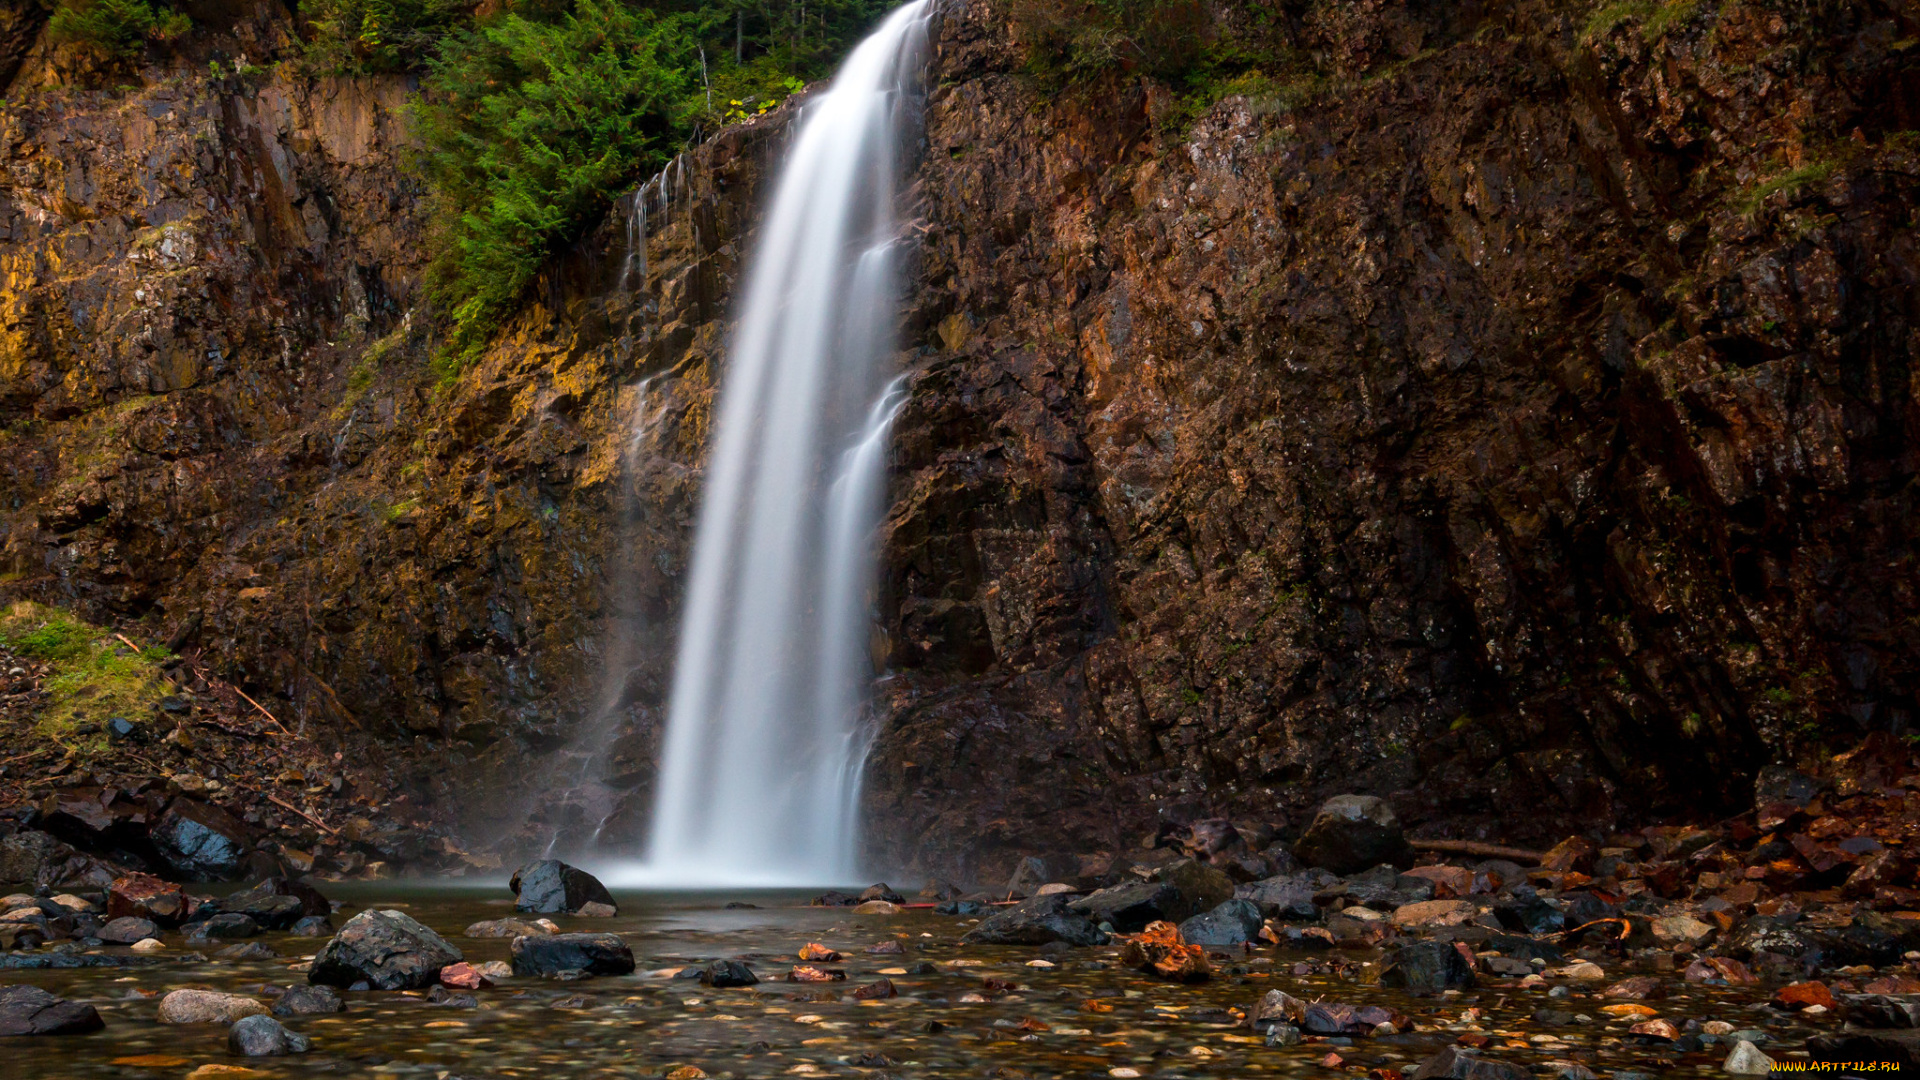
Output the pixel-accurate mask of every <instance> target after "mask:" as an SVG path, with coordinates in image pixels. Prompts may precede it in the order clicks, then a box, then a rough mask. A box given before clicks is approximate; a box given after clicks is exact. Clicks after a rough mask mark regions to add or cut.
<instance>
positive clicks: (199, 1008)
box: [160, 990, 267, 1024]
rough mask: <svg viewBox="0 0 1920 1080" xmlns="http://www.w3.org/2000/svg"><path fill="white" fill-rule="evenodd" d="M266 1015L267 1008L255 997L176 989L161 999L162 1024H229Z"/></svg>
mask: <svg viewBox="0 0 1920 1080" xmlns="http://www.w3.org/2000/svg"><path fill="white" fill-rule="evenodd" d="M266 1013H267V1007H266V1006H265V1005H262V1004H260V1002H259V1001H257V1000H255V999H254V998H250V997H244V996H242V995H239V994H220V993H215V992H214V991H212V990H175V991H173V992H172V993H170V994H168V995H167V996H166V997H163V998H161V999H160V1022H161V1023H163V1024H231V1023H234V1022H236V1021H238V1020H241V1019H244V1018H246V1017H249V1016H265V1015H266Z"/></svg>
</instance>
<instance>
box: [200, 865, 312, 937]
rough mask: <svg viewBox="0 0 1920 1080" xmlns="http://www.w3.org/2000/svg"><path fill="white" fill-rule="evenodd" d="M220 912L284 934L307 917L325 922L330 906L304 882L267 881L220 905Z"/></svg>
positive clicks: (289, 880) (288, 880)
mask: <svg viewBox="0 0 1920 1080" xmlns="http://www.w3.org/2000/svg"><path fill="white" fill-rule="evenodd" d="M220 910H222V911H232V912H237V913H239V914H241V915H246V916H248V917H250V918H252V919H253V921H254V922H257V923H259V924H260V925H261V926H264V927H266V928H267V929H269V930H285V929H287V928H288V927H291V926H293V925H294V924H295V923H297V922H299V921H300V920H301V919H303V918H307V917H309V916H319V917H320V918H326V917H327V916H329V915H331V914H333V904H332V903H331V902H329V901H328V900H327V898H326V897H325V896H323V895H321V893H320V890H318V889H316V888H314V887H313V886H311V885H308V884H306V883H305V882H300V881H294V880H293V879H291V878H284V877H270V878H266V879H264V880H262V881H260V882H258V883H256V884H255V885H254V886H253V888H251V889H247V890H246V891H244V892H238V893H234V894H233V895H232V896H229V897H227V898H226V899H225V900H222V901H220Z"/></svg>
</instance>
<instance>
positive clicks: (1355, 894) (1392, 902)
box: [1345, 863, 1433, 911]
mask: <svg viewBox="0 0 1920 1080" xmlns="http://www.w3.org/2000/svg"><path fill="white" fill-rule="evenodd" d="M1345 884H1346V887H1347V899H1348V900H1350V901H1352V902H1354V903H1358V904H1364V905H1366V906H1367V907H1370V908H1372V909H1374V910H1375V911H1392V910H1393V909H1394V908H1397V907H1404V906H1405V905H1407V904H1418V903H1423V902H1425V901H1428V900H1431V899H1433V882H1432V881H1430V880H1428V879H1427V878H1423V877H1415V876H1413V875H1411V874H1402V873H1401V872H1400V871H1398V870H1396V869H1394V868H1393V867H1391V866H1389V865H1387V864H1385V863H1382V864H1380V865H1379V866H1375V867H1373V868H1371V869H1368V870H1364V871H1362V872H1360V873H1358V874H1354V875H1353V876H1351V877H1349V878H1347V879H1346V882H1345Z"/></svg>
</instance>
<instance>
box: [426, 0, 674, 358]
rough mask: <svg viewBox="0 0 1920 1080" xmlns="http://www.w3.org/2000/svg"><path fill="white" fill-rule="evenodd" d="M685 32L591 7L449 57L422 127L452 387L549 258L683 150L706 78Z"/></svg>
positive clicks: (484, 32) (473, 42) (472, 39)
mask: <svg viewBox="0 0 1920 1080" xmlns="http://www.w3.org/2000/svg"><path fill="white" fill-rule="evenodd" d="M680 22H681V20H680V18H679V17H674V16H670V17H665V18H662V17H660V16H657V15H656V14H655V13H653V12H652V11H647V10H643V9H634V8H629V7H626V6H624V5H622V4H620V3H618V2H617V0H579V2H578V3H577V4H576V5H575V7H574V10H573V11H572V12H571V13H569V14H567V15H565V16H564V17H562V18H561V19H559V20H558V21H556V22H551V23H544V22H535V21H533V20H530V19H526V18H523V17H521V16H519V15H517V14H509V15H507V16H506V17H505V18H504V19H502V20H501V21H500V22H498V23H496V24H494V25H492V26H487V27H482V28H480V29H477V30H471V31H463V32H461V33H460V34H458V35H457V40H455V41H452V42H450V43H449V44H448V45H447V46H446V47H445V48H443V49H442V52H441V55H440V58H439V59H437V60H436V61H434V63H433V64H432V67H431V74H430V75H429V77H428V79H427V83H426V87H425V89H426V93H425V95H424V96H423V97H422V98H421V99H420V100H419V101H417V102H416V103H415V104H414V106H413V109H412V118H413V123H414V129H415V132H416V134H417V136H418V140H419V146H420V149H419V151H418V159H417V161H418V167H419V170H420V172H421V173H422V174H423V175H424V176H425V178H426V180H427V183H428V186H429V188H430V191H431V201H432V214H433V224H432V230H433V240H434V249H435V250H434V262H433V266H432V268H431V272H430V275H429V283H428V284H429V289H430V290H431V291H432V294H433V296H434V298H435V300H436V301H438V302H439V303H441V304H442V305H444V307H445V309H446V310H447V311H448V312H449V313H450V314H451V316H452V319H453V323H454V328H453V334H452V339H451V341H450V343H449V346H448V350H447V352H446V353H445V354H443V357H442V360H441V369H442V373H443V374H448V373H450V372H452V371H457V370H458V368H459V367H460V366H461V364H463V363H464V361H465V360H466V358H467V357H469V356H471V355H473V354H475V353H477V352H478V350H479V349H480V347H481V346H483V345H484V344H485V343H486V338H487V335H488V334H489V333H490V332H491V330H492V329H493V327H494V326H496V325H497V324H498V323H499V321H500V320H501V319H502V318H503V317H504V316H506V315H507V314H508V313H509V312H510V311H511V310H512V309H513V308H514V307H515V306H516V305H517V304H518V303H519V301H520V299H521V296H522V294H523V293H524V292H525V291H526V288H527V286H528V284H529V283H531V282H532V280H533V277H534V275H535V273H536V272H538V270H539V268H540V265H541V263H542V262H543V261H544V260H545V259H546V258H547V256H548V255H550V254H552V253H553V252H555V251H557V250H559V249H560V248H562V247H563V246H564V245H566V244H568V243H570V242H572V241H573V240H574V239H576V238H577V237H578V236H579V235H580V233H581V231H582V230H583V229H584V228H585V227H586V226H588V225H589V224H591V222H592V221H593V220H594V219H595V217H597V215H599V214H600V213H602V212H604V210H605V208H606V205H607V203H608V201H609V200H610V199H611V198H612V196H613V195H614V194H615V193H616V192H617V191H619V190H622V189H623V188H625V187H627V186H630V185H631V184H632V182H633V179H634V178H635V177H636V176H639V175H642V174H644V172H646V171H647V170H649V169H655V168H658V167H659V166H660V165H661V164H663V163H664V162H665V161H666V160H667V158H668V157H669V156H670V154H671V151H672V149H673V148H674V147H676V146H677V145H678V142H679V138H680V135H679V130H678V127H677V125H676V116H675V111H676V110H675V106H676V105H677V104H678V103H679V102H680V101H681V100H682V98H683V97H684V96H685V95H686V94H687V92H688V90H689V88H690V86H691V84H692V81H693V80H694V79H696V78H697V67H696V66H694V65H689V64H688V63H687V61H688V59H689V58H688V57H687V56H686V55H685V54H686V53H687V52H689V51H690V50H691V48H692V47H693V46H692V41H691V38H690V35H688V34H686V33H685V32H684V30H683V28H682V26H681V25H680Z"/></svg>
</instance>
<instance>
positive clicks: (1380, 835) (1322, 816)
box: [1293, 795, 1407, 874]
mask: <svg viewBox="0 0 1920 1080" xmlns="http://www.w3.org/2000/svg"><path fill="white" fill-rule="evenodd" d="M1293 854H1294V857H1295V858H1297V859H1299V860H1300V862H1301V863H1302V864H1304V865H1306V866H1321V867H1325V868H1326V869H1328V870H1331V871H1333V872H1334V873H1336V874H1357V873H1360V872H1361V871H1362V870H1365V869H1367V868H1368V867H1371V866H1378V865H1379V864H1381V863H1391V862H1394V861H1396V860H1398V859H1401V858H1404V857H1405V856H1406V854H1407V841H1406V837H1405V835H1404V834H1403V833H1402V832H1401V830H1400V820H1399V818H1397V817H1395V816H1394V813H1393V808H1392V807H1391V806H1388V805H1387V803H1386V801H1385V800H1384V799H1379V798H1375V797H1374V796H1371V795H1336V796H1334V797H1333V798H1331V799H1328V800H1327V801H1326V802H1324V803H1322V804H1321V805H1320V809H1319V810H1318V811H1316V812H1315V814H1314V816H1313V822H1312V824H1310V825H1308V826H1307V830H1306V832H1305V833H1303V834H1302V835H1301V837H1300V842H1299V843H1297V844H1295V845H1294V847H1293Z"/></svg>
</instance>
